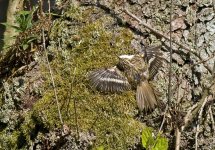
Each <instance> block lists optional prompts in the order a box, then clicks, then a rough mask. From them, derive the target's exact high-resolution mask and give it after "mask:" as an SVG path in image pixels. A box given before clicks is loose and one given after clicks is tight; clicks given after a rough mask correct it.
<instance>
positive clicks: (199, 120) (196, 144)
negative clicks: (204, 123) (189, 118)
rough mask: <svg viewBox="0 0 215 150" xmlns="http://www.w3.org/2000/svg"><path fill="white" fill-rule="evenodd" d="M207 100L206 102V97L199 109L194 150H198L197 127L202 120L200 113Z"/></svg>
mask: <svg viewBox="0 0 215 150" xmlns="http://www.w3.org/2000/svg"><path fill="white" fill-rule="evenodd" d="M207 100H208V97H206V98H205V99H204V102H203V103H202V106H201V108H200V110H199V116H198V124H197V127H196V136H195V150H198V135H199V127H200V123H201V120H202V112H203V109H204V106H205V104H206V102H207Z"/></svg>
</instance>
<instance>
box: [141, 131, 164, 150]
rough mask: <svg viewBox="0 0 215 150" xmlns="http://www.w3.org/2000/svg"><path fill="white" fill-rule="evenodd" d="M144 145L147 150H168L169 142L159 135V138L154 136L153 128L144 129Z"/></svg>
mask: <svg viewBox="0 0 215 150" xmlns="http://www.w3.org/2000/svg"><path fill="white" fill-rule="evenodd" d="M142 145H143V147H144V148H145V149H146V150H167V149H168V140H167V138H164V137H162V136H161V134H158V135H157V137H154V136H153V129H152V128H149V127H147V128H144V130H143V132H142Z"/></svg>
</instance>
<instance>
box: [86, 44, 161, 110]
mask: <svg viewBox="0 0 215 150" xmlns="http://www.w3.org/2000/svg"><path fill="white" fill-rule="evenodd" d="M160 49H161V45H159V46H151V47H148V48H145V49H143V50H142V51H140V52H139V53H136V54H133V55H120V56H117V57H118V58H119V62H118V63H117V64H116V65H115V66H113V67H110V68H101V69H96V70H94V71H91V72H90V73H89V75H88V77H89V81H90V85H91V86H92V87H93V88H96V89H97V90H98V91H101V92H111V93H118V92H123V91H128V90H136V101H137V106H138V108H139V110H140V111H143V110H144V111H151V110H154V109H155V108H156V107H157V106H159V105H160V104H161V102H160V100H159V99H158V96H159V92H158V91H156V90H155V88H154V86H153V85H152V84H151V81H152V80H153V79H154V77H155V75H156V74H157V73H158V70H159V68H160V67H161V66H162V57H161V56H162V53H161V51H160Z"/></svg>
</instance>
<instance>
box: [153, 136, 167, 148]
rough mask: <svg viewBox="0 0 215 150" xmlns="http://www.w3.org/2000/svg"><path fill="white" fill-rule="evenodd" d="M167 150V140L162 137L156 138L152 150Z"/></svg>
mask: <svg viewBox="0 0 215 150" xmlns="http://www.w3.org/2000/svg"><path fill="white" fill-rule="evenodd" d="M167 149H168V140H167V138H164V137H160V136H159V137H158V138H157V140H156V145H155V146H154V147H153V148H152V150H167Z"/></svg>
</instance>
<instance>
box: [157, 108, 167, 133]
mask: <svg viewBox="0 0 215 150" xmlns="http://www.w3.org/2000/svg"><path fill="white" fill-rule="evenodd" d="M168 108H169V105H168V104H167V105H166V108H165V111H164V115H163V120H162V123H161V125H160V128H159V131H158V133H160V132H161V130H162V128H163V125H164V122H165V120H166V113H167V110H168Z"/></svg>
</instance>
